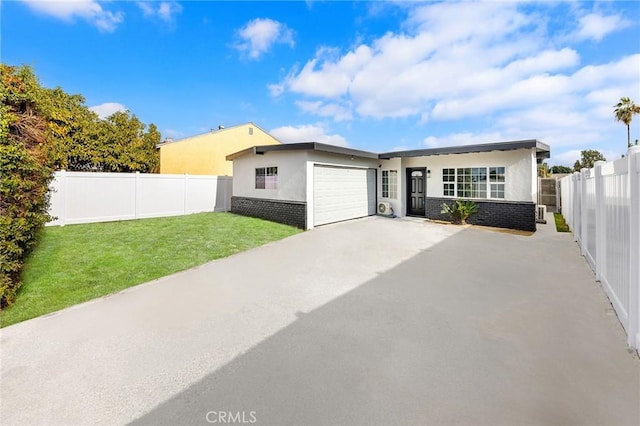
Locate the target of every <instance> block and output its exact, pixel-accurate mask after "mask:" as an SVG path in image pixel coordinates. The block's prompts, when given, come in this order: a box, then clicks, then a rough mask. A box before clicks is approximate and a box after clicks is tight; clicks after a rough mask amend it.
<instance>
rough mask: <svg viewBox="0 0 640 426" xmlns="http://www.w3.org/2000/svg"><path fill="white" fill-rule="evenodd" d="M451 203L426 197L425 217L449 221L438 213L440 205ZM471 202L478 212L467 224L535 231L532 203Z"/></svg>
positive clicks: (448, 200) (533, 205)
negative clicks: (474, 204) (475, 205)
mask: <svg viewBox="0 0 640 426" xmlns="http://www.w3.org/2000/svg"><path fill="white" fill-rule="evenodd" d="M453 201H454V200H453V199H451V198H429V197H427V199H426V203H425V206H426V209H425V210H426V214H425V216H426V217H427V218H429V219H439V220H449V219H450V217H449V215H447V214H443V213H440V212H441V211H442V203H447V204H451V203H453ZM473 201H474V202H475V203H476V204H477V205H478V211H477V212H476V213H474V214H472V215H471V216H470V217H469V219H467V223H471V224H474V225H485V226H495V227H497V228H509V229H519V230H522V231H535V230H536V205H535V203H533V202H521V201H485V200H473Z"/></svg>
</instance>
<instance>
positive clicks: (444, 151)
mask: <svg viewBox="0 0 640 426" xmlns="http://www.w3.org/2000/svg"><path fill="white" fill-rule="evenodd" d="M530 148H535V149H536V160H537V161H538V162H539V163H540V162H542V161H543V160H544V159H546V158H549V157H550V152H551V150H550V148H549V145H547V144H545V143H542V142H540V141H539V140H537V139H527V140H519V141H508V142H497V143H485V144H476V145H460V146H449V147H441V148H427V149H414V150H408V151H395V152H386V153H382V154H376V153H374V152H369V151H362V150H358V149H352V148H345V147H342V146H335V145H329V144H324V143H320V142H298V143H285V144H281V145H259V146H254V147H251V148H247V149H243V150H242V151H238V152H234V153H233V154H229V155H227V156H226V157H225V158H226V159H227V160H229V161H233V160H234V159H236V158H238V157H242V156H244V155H247V154H253V155H264V154H265V153H267V152H272V151H320V152H328V153H332V154H341V155H348V156H352V157H361V158H370V159H380V160H389V159H391V158H402V157H426V156H431V155H448V154H471V153H478V152H491V151H512V150H516V149H530Z"/></svg>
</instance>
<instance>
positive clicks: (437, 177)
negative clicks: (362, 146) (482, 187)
mask: <svg viewBox="0 0 640 426" xmlns="http://www.w3.org/2000/svg"><path fill="white" fill-rule="evenodd" d="M394 160H397V159H393V160H389V161H394ZM381 161H383V163H382V164H383V166H382V168H383V169H385V168H386V167H387V166H386V165H385V163H384V161H385V160H381ZM390 164H391V163H390ZM401 164H402V167H401V174H400V176H399V178H400V182H401V186H402V190H400V188H399V189H398V197H399V198H400V200H398V201H397V202H396V203H394V211H395V213H396V214H397V215H398V216H404V215H405V213H406V211H405V205H406V197H407V194H406V186H405V183H406V170H407V168H412V167H426V168H427V170H429V171H430V172H431V173H430V177H428V178H427V185H426V186H427V194H426V196H427V197H443V194H442V193H443V185H442V169H444V168H459V167H505V198H504V200H505V201H528V202H531V201H533V202H535V201H536V197H537V180H536V173H537V165H536V154H535V149H534V148H524V149H518V150H511V151H491V152H478V153H468V154H448V155H432V156H427V157H405V158H402V159H401ZM381 193H382V188H381V187H380V188H379V192H378V194H381ZM451 198H455V197H451ZM396 204H397V205H398V208H396V207H395V206H396Z"/></svg>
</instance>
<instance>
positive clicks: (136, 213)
mask: <svg viewBox="0 0 640 426" xmlns="http://www.w3.org/2000/svg"><path fill="white" fill-rule="evenodd" d="M231 185H232V178H231V177H229V176H196V175H186V174H185V175H169V174H146V173H92V172H65V171H61V172H56V173H55V177H54V180H53V182H52V183H51V189H52V192H51V204H50V207H49V214H51V215H52V216H54V217H56V219H55V220H54V221H52V222H49V223H48V224H47V225H66V224H75V223H91V222H109V221H114V220H128V219H142V218H149V217H161V216H180V215H185V214H190V213H199V212H213V211H216V212H217V211H228V210H229V207H230V203H231Z"/></svg>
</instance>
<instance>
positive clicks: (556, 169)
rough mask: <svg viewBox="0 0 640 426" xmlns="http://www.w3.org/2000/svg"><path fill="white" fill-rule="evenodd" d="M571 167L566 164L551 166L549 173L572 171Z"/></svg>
mask: <svg viewBox="0 0 640 426" xmlns="http://www.w3.org/2000/svg"><path fill="white" fill-rule="evenodd" d="M572 172H573V169H572V168H571V167H567V166H553V167H551V173H553V174H556V173H572Z"/></svg>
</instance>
